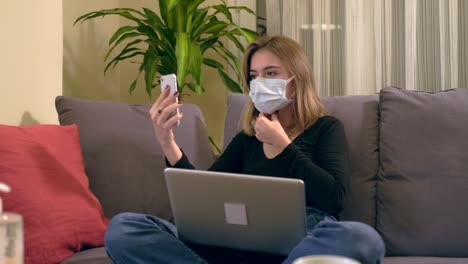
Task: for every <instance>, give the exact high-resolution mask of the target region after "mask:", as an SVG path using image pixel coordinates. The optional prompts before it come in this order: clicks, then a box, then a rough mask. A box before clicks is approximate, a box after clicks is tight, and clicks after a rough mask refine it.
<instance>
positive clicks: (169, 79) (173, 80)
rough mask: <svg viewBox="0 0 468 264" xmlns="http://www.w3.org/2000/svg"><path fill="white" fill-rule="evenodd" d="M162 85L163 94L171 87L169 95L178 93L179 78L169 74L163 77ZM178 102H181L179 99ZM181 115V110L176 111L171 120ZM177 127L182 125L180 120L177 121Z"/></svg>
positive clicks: (161, 79)
mask: <svg viewBox="0 0 468 264" xmlns="http://www.w3.org/2000/svg"><path fill="white" fill-rule="evenodd" d="M160 81H161V82H160V83H161V92H162V91H163V90H164V88H166V87H167V86H168V85H169V94H171V95H172V94H174V93H175V92H177V77H176V75H175V74H173V73H172V74H168V75H163V76H161V78H160ZM176 102H179V100H178V98H177V97H176ZM178 113H179V108H177V110H176V111H174V112H173V113H172V114H171V116H170V117H169V118H171V117H172V116H174V115H176V114H178ZM177 125H180V120H178V121H177Z"/></svg>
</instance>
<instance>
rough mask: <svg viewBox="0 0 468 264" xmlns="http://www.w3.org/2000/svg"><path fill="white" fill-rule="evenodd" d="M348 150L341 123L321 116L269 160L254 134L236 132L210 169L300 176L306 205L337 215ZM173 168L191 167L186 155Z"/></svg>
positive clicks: (341, 196)
mask: <svg viewBox="0 0 468 264" xmlns="http://www.w3.org/2000/svg"><path fill="white" fill-rule="evenodd" d="M347 149H348V146H347V142H346V137H345V132H344V128H343V125H342V123H341V122H340V121H339V120H338V119H336V118H334V117H332V116H323V117H321V118H319V119H318V120H317V121H316V122H315V123H314V124H313V125H312V126H310V127H309V128H307V129H306V130H305V131H304V132H303V133H302V134H300V135H299V136H298V137H297V138H295V139H294V140H293V141H292V142H291V143H290V144H289V145H288V146H287V147H286V148H285V149H284V150H283V151H282V152H281V153H280V154H278V155H277V156H276V157H274V158H272V159H269V158H267V157H266V156H265V153H264V151H263V143H262V142H261V141H259V140H258V139H257V138H256V137H255V136H248V135H246V134H245V133H243V132H239V133H238V134H237V135H236V136H235V137H234V138H233V140H232V141H231V143H230V144H229V145H228V147H227V148H226V150H225V151H224V152H223V153H222V154H221V156H220V157H219V158H218V159H217V160H216V162H215V163H214V164H213V165H212V166H211V167H210V168H209V170H213V171H223V172H233V173H245V174H255V175H265V176H276V177H285V178H296V179H301V180H302V181H304V185H305V196H306V204H307V206H311V207H315V208H318V209H320V210H322V211H324V212H327V213H328V214H330V215H333V216H335V217H337V216H338V214H339V213H340V212H341V210H342V208H343V198H344V194H345V187H344V186H345V184H344V182H343V181H344V179H345V177H344V176H345V175H346V174H347V173H348V170H349V169H348V150H347ZM174 167H178V168H193V166H192V164H191V163H190V162H189V160H188V159H187V157H186V156H185V154H184V155H183V156H182V158H181V159H180V160H179V161H178V162H177V163H176V164H174Z"/></svg>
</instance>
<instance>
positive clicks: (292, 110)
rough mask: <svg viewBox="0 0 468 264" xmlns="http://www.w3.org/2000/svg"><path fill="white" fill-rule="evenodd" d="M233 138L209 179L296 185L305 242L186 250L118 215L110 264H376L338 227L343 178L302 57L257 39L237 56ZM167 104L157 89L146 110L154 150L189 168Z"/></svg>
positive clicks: (158, 228) (142, 222)
mask: <svg viewBox="0 0 468 264" xmlns="http://www.w3.org/2000/svg"><path fill="white" fill-rule="evenodd" d="M243 71H244V78H245V84H246V85H245V92H246V93H248V94H249V96H250V98H251V100H250V102H249V103H248V105H247V106H246V108H245V109H244V113H243V119H242V125H243V130H242V131H241V132H240V133H238V134H237V136H235V137H234V139H233V140H232V142H231V143H230V144H229V146H228V147H227V148H226V150H225V151H224V152H223V154H222V155H221V156H220V157H219V158H218V159H217V161H216V162H215V163H214V164H213V165H212V166H211V168H210V170H216V171H224V172H235V173H246V174H256V175H268V176H277V177H284V175H287V177H290V178H297V179H301V180H303V181H304V184H305V191H306V205H307V224H308V234H307V236H306V238H305V239H304V240H303V241H302V242H300V243H299V244H298V245H297V246H296V247H295V248H294V249H293V250H292V252H290V254H289V255H288V256H277V255H271V254H265V253H256V252H246V251H240V250H232V249H224V248H215V247H209V246H201V245H190V244H186V243H184V242H182V241H180V240H179V239H178V237H177V230H176V227H175V226H174V225H173V224H172V223H169V222H167V221H164V220H162V219H159V218H157V217H154V216H148V215H143V214H135V213H123V214H119V215H117V216H115V217H114V218H113V219H112V221H111V223H110V225H109V227H108V231H107V233H106V237H105V241H106V248H107V252H108V254H109V256H110V257H111V258H112V259H113V261H114V262H115V263H118V264H121V263H281V262H283V263H292V262H293V261H294V260H295V259H296V258H299V257H301V256H305V255H314V254H334V255H342V256H347V257H351V258H354V259H356V260H358V261H360V262H361V263H380V262H381V261H382V258H383V256H384V251H385V249H384V244H383V241H382V239H381V238H380V236H379V234H378V233H377V232H376V231H375V230H374V229H372V228H371V227H370V226H367V225H365V224H362V223H357V222H339V221H337V220H336V219H337V217H338V215H339V213H340V212H341V210H342V208H343V198H344V195H345V184H344V182H343V180H344V179H345V175H346V174H348V173H349V171H348V157H347V155H348V154H347V142H346V138H345V133H344V128H343V125H342V124H341V122H340V121H339V120H337V119H336V118H334V117H332V116H327V115H325V109H324V107H323V106H322V104H321V103H320V99H319V97H318V95H317V91H316V89H315V87H314V81H313V77H312V71H311V68H310V65H309V63H308V59H307V56H306V54H305V52H304V50H303V49H302V47H301V46H300V45H299V44H298V43H297V42H296V41H294V40H292V39H290V38H286V37H282V36H275V37H269V36H266V35H264V36H262V37H260V38H259V39H258V40H257V41H255V42H254V43H252V44H251V45H250V46H249V47H248V48H247V50H246V53H245V58H244V63H243ZM176 96H177V93H176V94H169V90H168V89H165V90H164V91H163V92H162V93H161V95H160V97H159V98H158V99H157V101H156V102H155V103H154V105H153V107H152V109H151V110H150V115H151V118H152V120H153V126H154V129H155V133H156V137H157V140H158V141H159V144H160V145H161V147H162V149H163V151H164V153H165V155H166V158H167V162H168V164H170V166H173V167H178V168H193V166H192V165H191V164H190V162H189V160H188V159H187V157H186V156H185V155H184V153H183V152H182V150H181V149H180V148H179V147H178V145H177V143H176V141H175V139H174V134H173V131H172V128H173V127H174V125H175V124H176V123H177V121H178V120H180V119H182V117H183V113H179V114H177V115H174V116H172V115H171V113H173V111H174V110H176V108H177V107H178V104H177V103H175V97H176Z"/></svg>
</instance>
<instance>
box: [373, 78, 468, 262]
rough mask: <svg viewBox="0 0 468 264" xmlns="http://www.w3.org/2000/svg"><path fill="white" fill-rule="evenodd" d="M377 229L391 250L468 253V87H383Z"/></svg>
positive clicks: (396, 252) (391, 252)
mask: <svg viewBox="0 0 468 264" xmlns="http://www.w3.org/2000/svg"><path fill="white" fill-rule="evenodd" d="M380 116H381V117H380V161H381V164H380V171H379V181H378V186H377V190H378V192H377V229H378V231H379V232H380V233H381V234H382V236H383V238H384V240H385V242H386V246H387V253H388V254H389V255H420V256H428V255H430V256H446V257H466V256H468V255H467V254H468V253H467V252H468V247H467V245H468V235H467V234H468V225H467V224H466V223H467V219H468V210H467V205H466V204H467V203H468V195H467V194H468V89H463V88H460V89H452V90H446V91H443V92H437V93H429V92H417V91H407V90H401V89H398V88H393V87H391V88H386V89H383V90H382V91H381V92H380Z"/></svg>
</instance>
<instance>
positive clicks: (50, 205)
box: [0, 125, 108, 264]
mask: <svg viewBox="0 0 468 264" xmlns="http://www.w3.org/2000/svg"><path fill="white" fill-rule="evenodd" d="M0 138H1V140H0V160H1V162H0V181H1V182H4V183H6V184H8V185H9V186H10V187H11V188H12V192H11V193H7V194H3V193H2V197H3V202H4V209H5V211H9V212H15V213H18V214H20V215H22V216H23V221H24V245H25V250H24V252H25V254H24V257H25V259H24V263H37V264H42V263H44V264H45V263H57V262H60V261H62V260H63V259H65V258H67V257H69V256H71V255H73V254H74V253H76V252H78V251H80V250H82V249H84V248H89V247H97V246H103V245H104V233H105V231H106V228H107V223H108V219H106V218H105V217H104V214H103V211H102V207H101V205H100V203H99V201H98V200H97V199H96V197H95V196H94V194H93V193H92V192H91V191H90V189H89V184H88V178H87V177H86V175H85V171H84V164H83V157H82V153H81V148H80V144H79V136H78V128H77V127H76V126H75V125H72V126H63V127H62V126H58V125H33V126H19V127H17V126H5V125H0Z"/></svg>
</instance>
